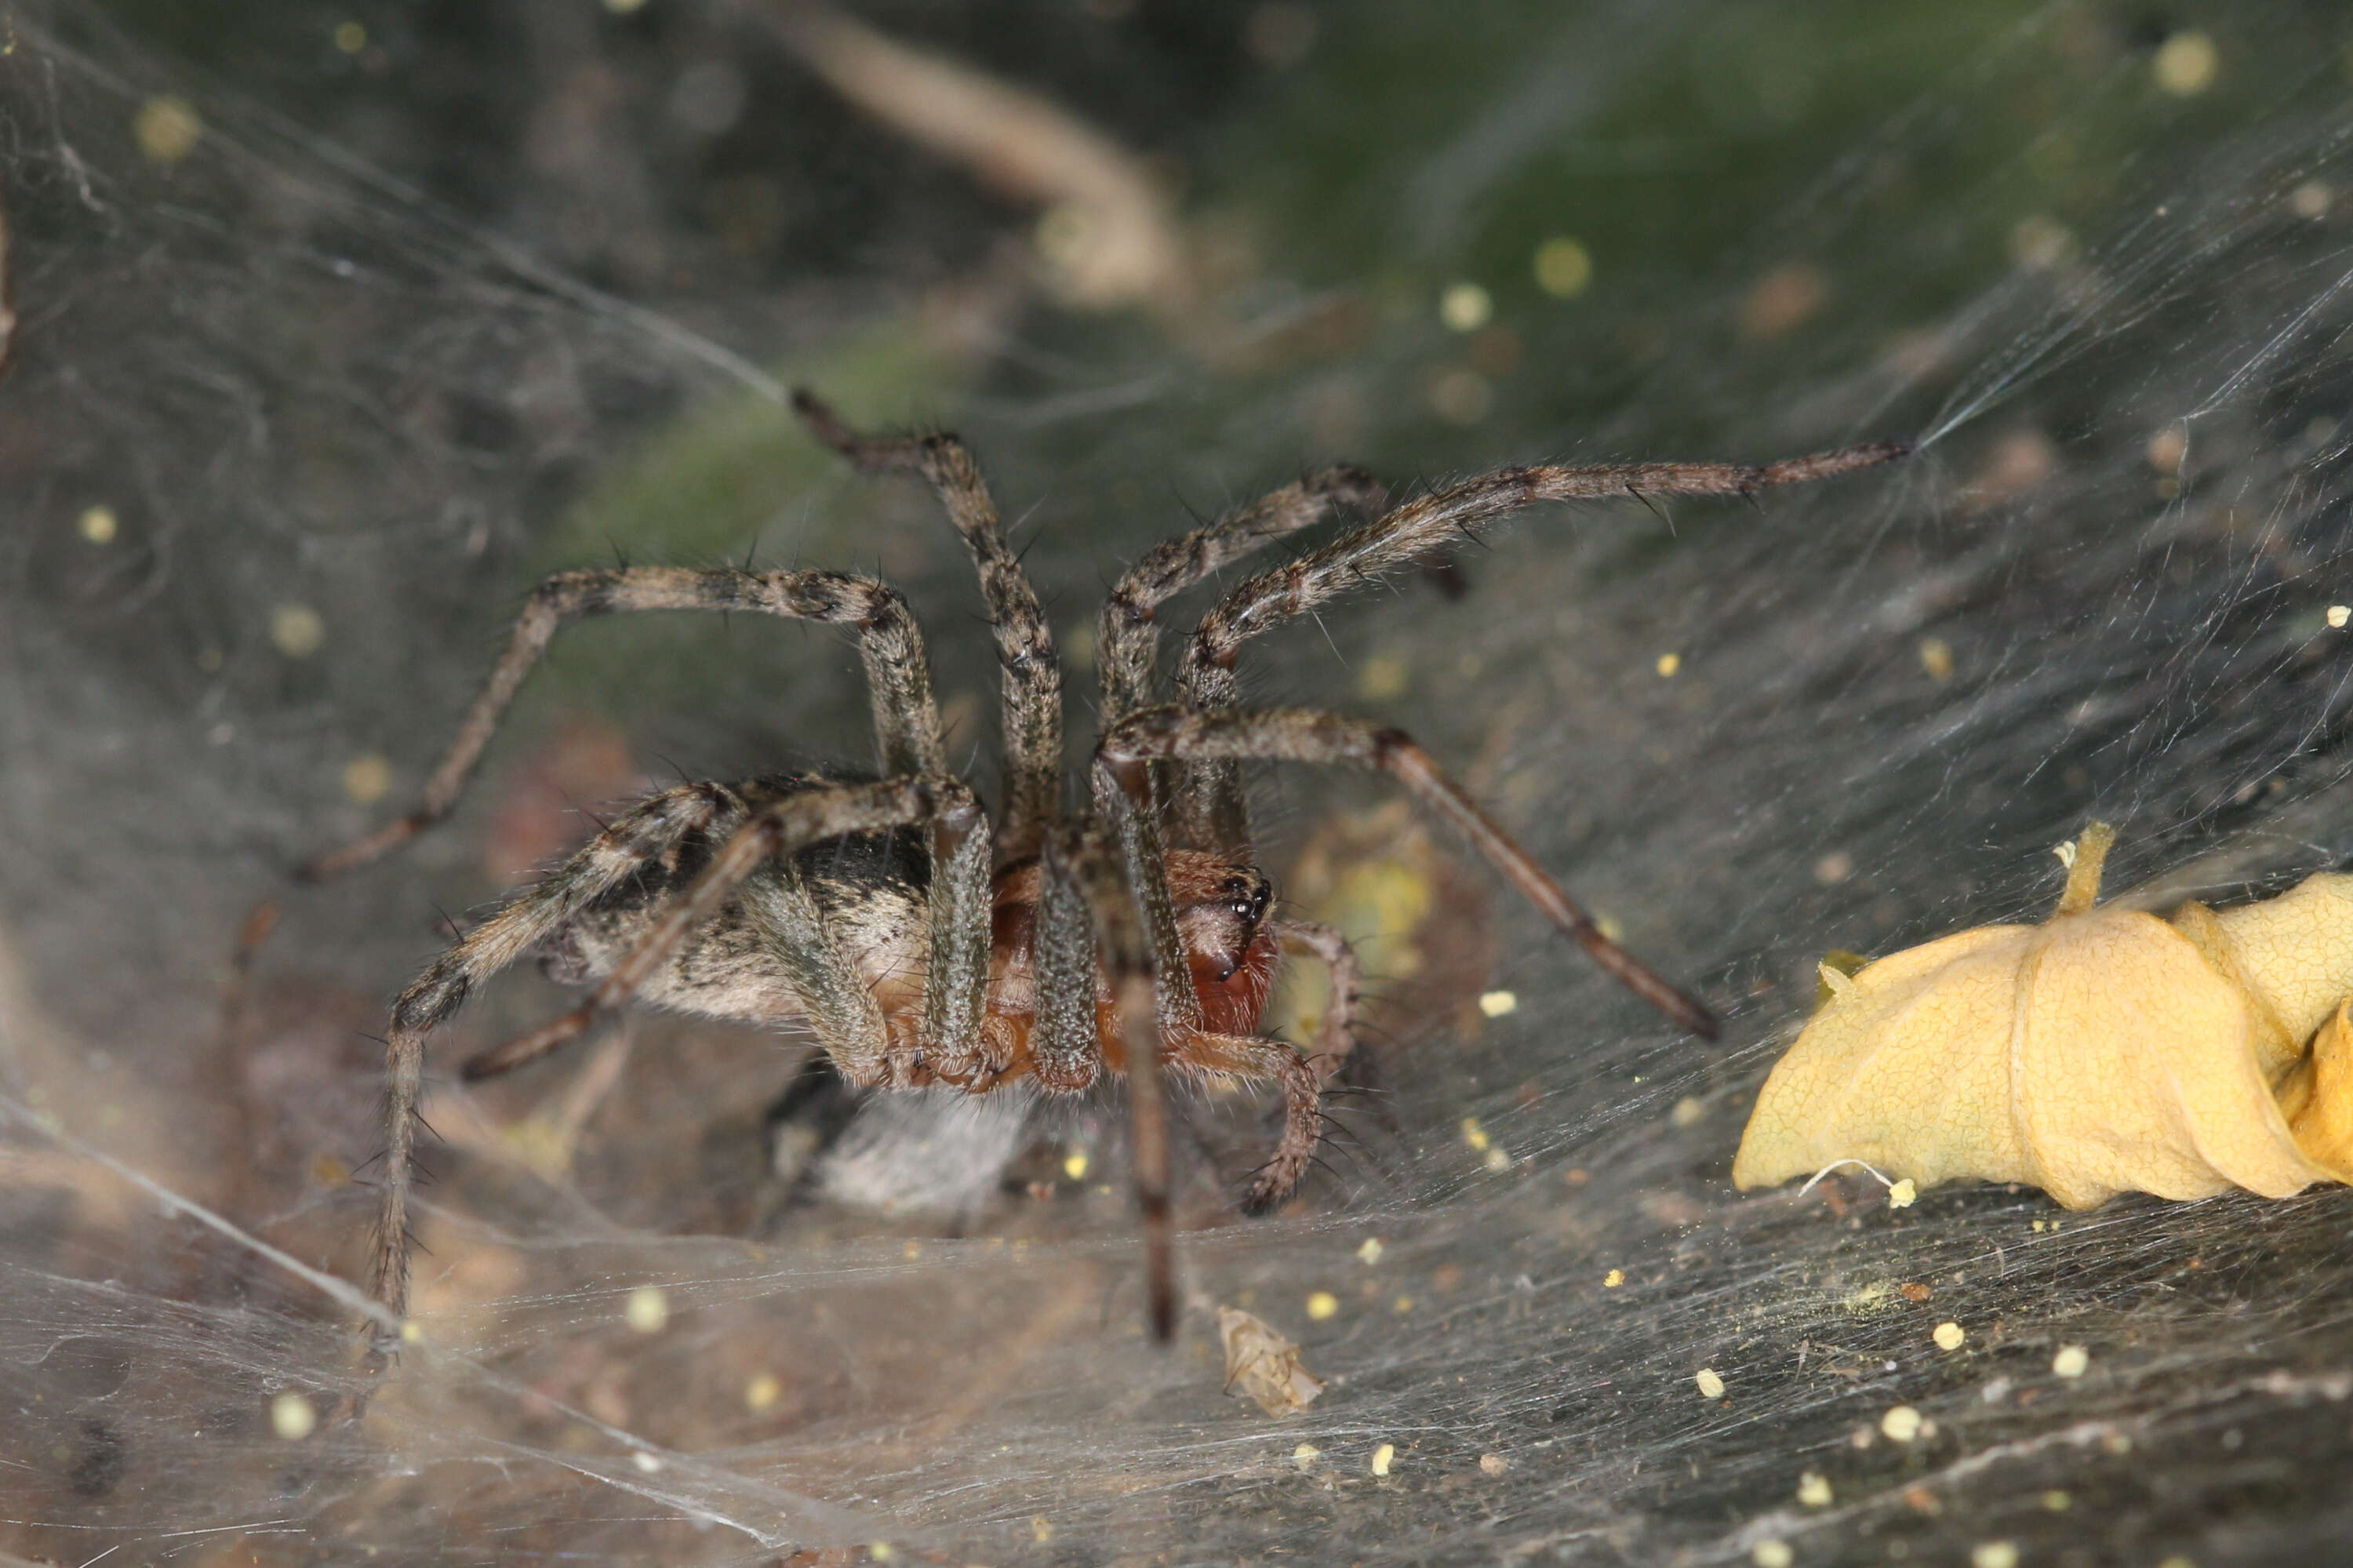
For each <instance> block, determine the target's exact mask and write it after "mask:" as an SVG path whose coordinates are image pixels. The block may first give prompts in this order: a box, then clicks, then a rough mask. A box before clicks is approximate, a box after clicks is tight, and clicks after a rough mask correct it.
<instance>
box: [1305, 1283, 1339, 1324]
mask: <svg viewBox="0 0 2353 1568" xmlns="http://www.w3.org/2000/svg"><path fill="white" fill-rule="evenodd" d="M1339 1310H1340V1298H1338V1297H1337V1296H1335V1295H1333V1294H1332V1293H1331V1292H1330V1291H1328V1290H1311V1291H1309V1292H1308V1294H1307V1315H1308V1316H1309V1317H1310V1318H1313V1319H1314V1320H1315V1321H1317V1322H1318V1323H1321V1322H1322V1321H1324V1319H1326V1318H1329V1317H1332V1316H1333V1315H1334V1314H1335V1313H1337V1312H1338V1311H1339Z"/></svg>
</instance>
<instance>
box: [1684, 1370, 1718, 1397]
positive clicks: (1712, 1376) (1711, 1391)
mask: <svg viewBox="0 0 2353 1568" xmlns="http://www.w3.org/2000/svg"><path fill="white" fill-rule="evenodd" d="M1692 1382H1693V1383H1695V1384H1697V1385H1698V1387H1699V1396H1700V1397H1701V1398H1702V1399H1722V1398H1723V1397H1724V1379H1723V1378H1722V1377H1720V1376H1718V1375H1717V1374H1716V1371H1715V1368H1714V1367H1702V1368H1700V1369H1699V1371H1698V1372H1697V1373H1695V1374H1694V1376H1693V1378H1692Z"/></svg>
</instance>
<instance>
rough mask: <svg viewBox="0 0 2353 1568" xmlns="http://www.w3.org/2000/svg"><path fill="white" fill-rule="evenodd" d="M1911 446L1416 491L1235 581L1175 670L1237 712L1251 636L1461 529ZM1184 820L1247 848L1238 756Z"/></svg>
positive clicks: (1581, 472)
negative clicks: (1315, 545) (1560, 505)
mask: <svg viewBox="0 0 2353 1568" xmlns="http://www.w3.org/2000/svg"><path fill="white" fill-rule="evenodd" d="M1911 450H1912V447H1911V443H1909V442H1907V441H1876V442H1873V443H1871V444H1870V445H1867V446H1856V447H1844V448H1841V449H1840V450H1836V451H1827V452H1817V453H1814V454H1813V455H1811V456H1810V457H1800V458H1788V459H1785V460H1783V461H1779V462H1772V463H1765V464H1763V465H1761V466H1760V465H1752V464H1746V463H1723V462H1663V463H1614V464H1607V465H1602V466H1597V467H1587V468H1563V467H1556V466H1543V467H1535V468H1506V469H1498V470H1497V471H1494V472H1493V473H1487V474H1482V475H1480V476H1479V477H1478V478H1476V479H1471V480H1465V481H1464V482H1461V484H1456V485H1451V486H1449V487H1447V488H1446V489H1443V490H1437V491H1432V492H1431V493H1429V494H1427V495H1420V496H1416V497H1415V498H1414V499H1412V500H1411V501H1408V502H1406V503H1403V504H1402V505H1399V506H1397V507H1395V508H1392V509H1391V510H1390V511H1388V512H1387V513H1385V514H1382V515H1381V516H1379V517H1377V518H1375V519H1374V520H1373V521H1372V522H1370V523H1367V524H1365V525H1364V526H1363V527H1361V528H1357V529H1355V530H1353V531H1352V532H1350V533H1347V534H1344V535H1341V536H1340V537H1339V538H1337V539H1335V540H1333V541H1332V542H1331V543H1330V544H1327V545H1325V546H1323V547H1322V548H1320V549H1316V550H1311V551H1309V552H1308V553H1307V554H1306V555H1303V556H1300V557H1299V558H1298V559H1296V560H1293V561H1288V562H1285V563H1284V564H1283V565H1282V566H1280V567H1273V568H1271V569H1270V570H1268V571H1264V572H1261V573H1259V574H1258V575H1257V576H1256V577H1251V578H1250V579H1249V580H1248V581H1246V582H1243V583H1242V584H1240V586H1239V587H1237V588H1234V590H1233V591H1232V592H1230V593H1229V594H1227V595H1226V597H1225V598H1224V599H1221V600H1219V602H1218V604H1217V606H1216V608H1214V609H1211V610H1210V611H1209V613H1208V614H1207V615H1206V616H1203V617H1202V618H1201V622H1200V624H1199V626H1198V627H1197V628H1196V629H1195V630H1194V632H1193V636H1192V640H1191V641H1189V642H1188V643H1187V645H1186V649H1185V652H1184V656H1183V659H1182V662H1180V664H1179V667H1178V670H1177V689H1178V692H1179V694H1180V695H1181V697H1182V699H1183V701H1184V703H1185V704H1186V705H1187V706H1188V707H1191V708H1193V709H1195V710H1197V711H1198V712H1201V713H1213V714H1214V713H1229V712H1231V711H1233V710H1234V709H1236V708H1238V707H1240V705H1241V687H1240V683H1239V682H1238V681H1237V680H1236V679H1235V675H1234V662H1235V659H1236V658H1237V656H1238V655H1239V654H1240V652H1241V645H1242V644H1243V643H1244V642H1246V641H1249V640H1250V638H1253V637H1256V636H1258V635H1259V634H1260V633H1261V632H1264V631H1268V630H1271V629H1273V628H1274V627H1277V626H1280V625H1282V623H1283V622H1284V621H1286V620H1293V619H1295V618H1296V617H1298V616H1302V615H1304V614H1306V613H1308V612H1309V611H1310V610H1313V609H1315V608H1316V607H1317V606H1319V605H1323V604H1325V603H1328V602H1329V601H1330V600H1332V599H1336V598H1338V597H1339V596H1340V595H1342V594H1344V593H1346V592H1348V591H1349V590H1350V589H1352V588H1356V587H1357V586H1358V585H1360V584H1363V583H1366V582H1368V581H1370V580H1372V579H1373V578H1374V577H1377V576H1378V575H1379V574H1380V573H1381V572H1383V571H1385V570H1387V569H1388V568H1391V567H1398V566H1402V565H1404V564H1406V563H1407V562H1409V561H1412V560H1414V559H1416V558H1418V557H1419V556H1424V555H1426V554H1428V553H1429V552H1430V551H1431V550H1433V549H1436V548H1438V547H1439V546H1442V545H1444V544H1446V543H1447V542H1448V541H1449V540H1450V539H1451V538H1453V537H1454V536H1455V535H1458V534H1461V533H1467V532H1469V531H1471V530H1472V529H1475V528H1478V527H1480V526H1482V524H1488V523H1492V522H1494V521H1495V520H1497V519H1499V518H1502V517H1504V516H1506V515H1508V514H1512V513H1514V512H1518V511H1520V510H1522V509H1524V508H1525V507H1529V506H1533V505H1535V504H1536V503H1538V502H1545V501H1593V500H1601V499H1605V498H1608V497H1612V496H1625V495H1633V496H1644V495H1749V494H1753V493H1755V492H1757V491H1759V490H1769V489H1773V488H1775V487H1777V486H1779V485H1785V484H1809V483H1811V482H1814V481H1816V480H1821V479H1831V478H1835V477H1836V476H1838V475H1840V474H1844V473H1852V472H1853V471H1856V470H1858V469H1864V468H1871V467H1874V466H1876V465H1878V464H1880V463H1884V462H1893V461H1895V460H1896V459H1898V458H1901V457H1903V456H1905V454H1907V453H1909V452H1910V451H1911ZM1176 815H1177V823H1178V827H1177V832H1178V834H1179V836H1180V838H1182V839H1183V840H1185V841H1186V842H1194V843H1198V844H1200V845H1202V846H1203V847H1205V848H1211V847H1214V848H1219V849H1223V850H1225V851H1226V852H1227V853H1243V852H1245V851H1246V850H1247V849H1248V847H1249V844H1250V820H1249V812H1248V809H1247V806H1246V803H1245V801H1244V800H1243V797H1242V791H1241V788H1240V779H1239V774H1238V772H1237V770H1236V768H1234V766H1233V765H1232V764H1231V763H1230V762H1225V761H1223V760H1220V761H1218V762H1204V763H1201V764H1199V765H1197V767H1196V768H1195V770H1194V773H1193V780H1192V784H1191V786H1190V788H1189V789H1187V794H1186V797H1185V799H1184V800H1181V801H1180V802H1178V804H1177V808H1176Z"/></svg>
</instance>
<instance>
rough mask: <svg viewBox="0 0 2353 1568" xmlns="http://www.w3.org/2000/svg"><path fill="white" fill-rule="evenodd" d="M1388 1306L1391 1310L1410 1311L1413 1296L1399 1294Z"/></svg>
mask: <svg viewBox="0 0 2353 1568" xmlns="http://www.w3.org/2000/svg"><path fill="white" fill-rule="evenodd" d="M1389 1306H1390V1308H1391V1309H1392V1310H1393V1311H1398V1312H1410V1311H1412V1310H1413V1298H1412V1297H1410V1296H1400V1297H1398V1298H1397V1299H1396V1300H1395V1301H1393V1302H1391V1303H1390V1304H1389Z"/></svg>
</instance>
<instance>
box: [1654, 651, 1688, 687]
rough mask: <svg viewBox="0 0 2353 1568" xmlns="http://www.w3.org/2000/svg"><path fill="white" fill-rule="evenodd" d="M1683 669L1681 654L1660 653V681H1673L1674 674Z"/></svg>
mask: <svg viewBox="0 0 2353 1568" xmlns="http://www.w3.org/2000/svg"><path fill="white" fill-rule="evenodd" d="M1682 668H1683V655H1682V654H1680V653H1662V654H1660V655H1659V675H1660V677H1661V678H1662V680H1669V681H1672V680H1673V679H1674V678H1675V672H1676V671H1678V670H1680V669H1682Z"/></svg>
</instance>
